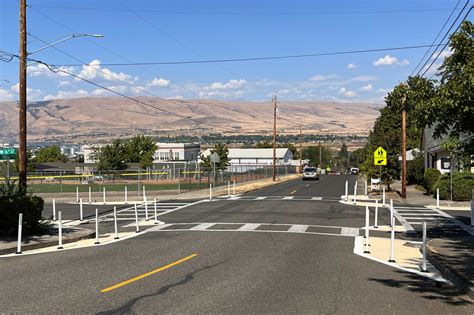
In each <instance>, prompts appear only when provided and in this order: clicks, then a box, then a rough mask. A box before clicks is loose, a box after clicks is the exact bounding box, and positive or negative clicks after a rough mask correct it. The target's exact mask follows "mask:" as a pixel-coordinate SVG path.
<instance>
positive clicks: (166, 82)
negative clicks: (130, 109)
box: [147, 78, 171, 87]
mask: <svg viewBox="0 0 474 315" xmlns="http://www.w3.org/2000/svg"><path fill="white" fill-rule="evenodd" d="M170 82H171V81H170V80H166V79H163V78H159V79H158V78H154V79H153V81H151V82H150V83H148V84H147V86H158V87H166V86H169V85H170Z"/></svg>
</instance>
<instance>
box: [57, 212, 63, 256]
mask: <svg viewBox="0 0 474 315" xmlns="http://www.w3.org/2000/svg"><path fill="white" fill-rule="evenodd" d="M58 242H59V243H58V249H63V248H64V247H63V223H62V214H61V210H59V211H58Z"/></svg>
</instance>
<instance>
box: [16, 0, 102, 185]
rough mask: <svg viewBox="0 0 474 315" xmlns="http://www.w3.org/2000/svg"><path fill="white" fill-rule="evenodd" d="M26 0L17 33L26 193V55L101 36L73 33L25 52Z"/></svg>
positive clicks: (21, 172) (20, 170)
mask: <svg viewBox="0 0 474 315" xmlns="http://www.w3.org/2000/svg"><path fill="white" fill-rule="evenodd" d="M26 34H27V33H26V0H20V34H19V44H20V49H19V52H20V53H19V58H18V60H19V80H18V81H19V93H18V96H19V97H18V98H19V102H18V103H19V104H18V105H19V106H18V107H19V115H18V116H19V117H18V118H19V144H20V145H19V148H18V188H19V190H20V191H21V192H22V193H26V163H27V157H26V60H27V59H28V56H29V55H31V54H34V53H36V52H38V51H41V50H43V49H46V48H48V47H51V46H53V45H56V44H59V43H61V42H64V41H66V40H69V39H72V38H76V37H83V36H92V37H103V36H102V35H97V34H73V35H71V36H68V37H66V38H63V39H61V40H59V41H57V42H54V43H51V44H49V45H46V46H45V47H42V48H39V49H37V50H35V51H32V52H30V53H28V52H27V49H26V48H27V44H26Z"/></svg>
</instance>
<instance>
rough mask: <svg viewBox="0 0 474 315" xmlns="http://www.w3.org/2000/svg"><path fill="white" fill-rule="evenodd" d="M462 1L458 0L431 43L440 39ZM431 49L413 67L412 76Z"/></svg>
mask: <svg viewBox="0 0 474 315" xmlns="http://www.w3.org/2000/svg"><path fill="white" fill-rule="evenodd" d="M460 2H461V0H458V2H457V3H456V6H455V7H454V8H453V10H452V11H451V13H450V14H449V16H448V18H447V19H446V22H444V25H443V27H442V28H441V29H440V30H439V32H438V35H436V37H435V39H434V40H433V42H432V43H431V45H434V43H435V42H436V40H437V39H438V37H439V35H441V32H442V31H443V30H444V28H445V27H446V25H447V24H448V22H449V20H450V19H451V16H452V15H453V14H454V11H456V9H457V8H458V5H459V3H460ZM430 50H431V47H429V48H428V49H427V50H426V52H425V54H424V55H423V57H422V58H421V60H420V61H419V62H418V64H417V65H416V67H415V69H413V72H412V73H411V75H410V76H413V73H415V71H416V70H417V69H418V67H419V66H420V65H421V63H422V62H423V60H424V59H425V57H426V55H427V54H428V52H429V51H430Z"/></svg>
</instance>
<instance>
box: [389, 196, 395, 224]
mask: <svg viewBox="0 0 474 315" xmlns="http://www.w3.org/2000/svg"><path fill="white" fill-rule="evenodd" d="M393 210H394V209H393V199H390V218H393ZM390 222H392V219H390ZM390 224H392V223H390Z"/></svg>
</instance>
